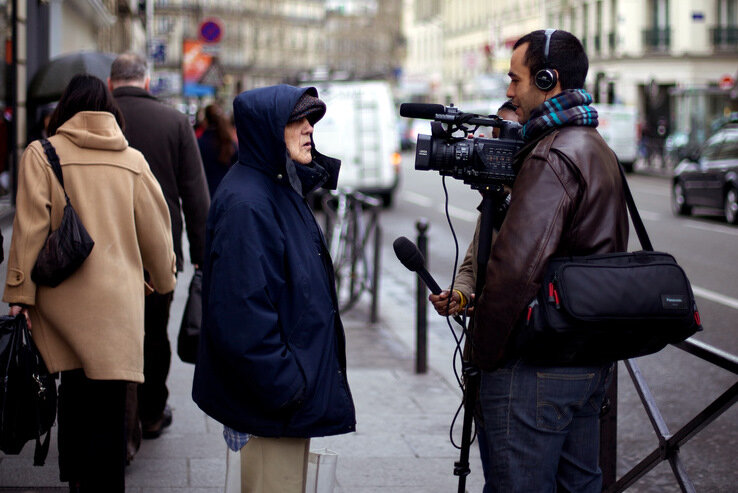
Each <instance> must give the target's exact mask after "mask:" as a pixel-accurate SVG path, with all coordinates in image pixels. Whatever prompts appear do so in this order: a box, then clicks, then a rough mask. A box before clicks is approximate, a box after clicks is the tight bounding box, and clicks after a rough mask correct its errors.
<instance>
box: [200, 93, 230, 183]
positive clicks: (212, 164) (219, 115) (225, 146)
mask: <svg viewBox="0 0 738 493" xmlns="http://www.w3.org/2000/svg"><path fill="white" fill-rule="evenodd" d="M203 123H204V127H205V130H204V131H203V133H202V135H201V136H200V138H198V139H197V144H198V146H199V147H200V157H201V158H202V164H203V166H204V167H205V177H206V178H207V180H208V188H209V190H210V196H211V197H212V196H213V195H215V189H216V188H218V184H219V183H220V180H222V179H223V177H224V176H225V174H226V173H227V172H228V169H229V168H230V167H231V165H232V164H233V163H235V162H236V160H237V159H238V147H237V146H236V143H235V142H234V141H233V137H232V131H231V124H230V120H229V119H228V118H226V117H225V115H224V114H223V110H222V109H221V107H220V106H219V105H218V104H216V103H213V104H209V105H207V106H206V107H205V118H204V120H203Z"/></svg>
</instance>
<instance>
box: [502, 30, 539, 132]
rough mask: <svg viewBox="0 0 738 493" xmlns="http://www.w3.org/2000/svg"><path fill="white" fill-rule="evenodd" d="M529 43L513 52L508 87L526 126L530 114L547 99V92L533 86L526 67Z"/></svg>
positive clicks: (517, 112) (531, 77)
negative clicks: (525, 61)
mask: <svg viewBox="0 0 738 493" xmlns="http://www.w3.org/2000/svg"><path fill="white" fill-rule="evenodd" d="M528 45H529V43H524V44H522V45H520V46H518V47H517V48H515V50H514V51H513V54H512V58H511V59H510V72H508V74H507V75H509V76H510V85H509V86H508V87H507V97H508V98H509V99H510V100H511V101H512V103H513V104H514V105H515V106H517V107H518V109H517V111H516V112H515V114H517V115H518V117H519V118H520V123H521V124H525V123H526V122H527V121H528V119H529V118H530V112H531V111H532V110H533V109H534V108H535V107H536V106H538V105H540V104H541V103H543V101H545V99H546V94H547V93H545V92H543V91H541V90H540V89H538V88H537V87H536V86H535V84H533V76H532V75H531V73H530V69H529V68H528V67H527V66H526V65H525V63H524V60H525V53H526V51H527V50H528Z"/></svg>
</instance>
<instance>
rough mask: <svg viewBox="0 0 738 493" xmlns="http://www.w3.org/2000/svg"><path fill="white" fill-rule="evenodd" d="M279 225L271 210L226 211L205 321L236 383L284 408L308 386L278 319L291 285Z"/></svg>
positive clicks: (244, 207)
mask: <svg viewBox="0 0 738 493" xmlns="http://www.w3.org/2000/svg"><path fill="white" fill-rule="evenodd" d="M275 219H276V218H275V217H274V213H273V212H272V211H271V210H269V206H264V207H258V206H257V207H255V206H254V205H253V204H240V205H236V206H233V207H231V208H230V210H228V211H225V212H224V213H223V215H222V217H221V218H220V220H219V221H218V222H217V224H216V226H215V229H214V231H213V232H212V235H213V238H212V247H211V251H210V282H209V283H208V290H209V292H208V295H207V300H208V301H207V305H208V306H207V308H206V314H205V316H206V320H205V323H206V324H207V337H209V338H210V342H211V344H212V345H213V347H214V348H216V351H217V353H218V355H219V356H220V357H221V358H223V363H224V364H225V365H226V366H228V367H229V369H230V370H232V371H233V373H234V381H236V382H239V383H241V384H243V385H245V386H247V387H250V390H251V392H250V393H251V394H252V395H256V396H259V398H260V399H263V401H262V402H261V405H263V406H264V407H265V408H267V409H275V410H278V409H283V408H287V407H291V406H293V405H295V404H296V403H297V402H298V401H299V400H300V399H301V397H302V395H303V393H304V391H305V387H306V383H305V377H304V374H303V372H302V369H301V368H300V365H299V364H298V362H297V359H296V357H295V355H294V353H293V352H292V351H291V350H290V348H289V346H288V344H287V340H286V339H287V338H286V335H285V333H284V330H283V327H282V324H281V320H280V315H279V314H280V305H279V303H280V300H282V299H283V294H284V293H285V290H286V283H287V282H289V279H287V273H286V272H285V267H284V261H283V259H284V248H285V241H284V240H285V238H284V234H285V232H284V231H281V230H280V228H279V226H278V222H277V221H276V220H275ZM283 308H287V307H283Z"/></svg>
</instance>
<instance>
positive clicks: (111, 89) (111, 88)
mask: <svg viewBox="0 0 738 493" xmlns="http://www.w3.org/2000/svg"><path fill="white" fill-rule="evenodd" d="M108 89H110V92H113V89H114V88H113V83H112V81H111V80H110V77H108Z"/></svg>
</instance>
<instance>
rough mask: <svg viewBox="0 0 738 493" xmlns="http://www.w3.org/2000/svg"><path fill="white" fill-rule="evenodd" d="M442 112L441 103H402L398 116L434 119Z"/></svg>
mask: <svg viewBox="0 0 738 493" xmlns="http://www.w3.org/2000/svg"><path fill="white" fill-rule="evenodd" d="M444 113H446V107H445V106H443V105H442V104H428V103H402V104H401V105H400V116H404V117H405V118H422V119H423V120H435V119H436V115H439V114H441V115H442V114H444ZM408 241H409V240H408Z"/></svg>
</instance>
